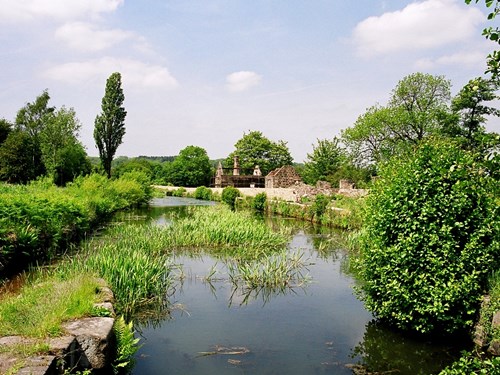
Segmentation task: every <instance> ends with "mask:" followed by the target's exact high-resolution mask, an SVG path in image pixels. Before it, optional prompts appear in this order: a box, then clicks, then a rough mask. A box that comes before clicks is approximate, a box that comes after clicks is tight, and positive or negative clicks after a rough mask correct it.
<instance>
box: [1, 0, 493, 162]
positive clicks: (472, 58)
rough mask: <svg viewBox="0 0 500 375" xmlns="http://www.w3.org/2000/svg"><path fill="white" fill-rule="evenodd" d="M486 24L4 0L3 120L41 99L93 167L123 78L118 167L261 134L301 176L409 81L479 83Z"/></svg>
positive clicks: (242, 1)
mask: <svg viewBox="0 0 500 375" xmlns="http://www.w3.org/2000/svg"><path fill="white" fill-rule="evenodd" d="M472 3H474V1H472ZM486 14H487V10H486V9H485V8H484V7H481V6H480V5H477V4H474V5H469V6H467V5H465V3H464V1H463V0H420V1H406V0H384V1H382V0H358V1H347V0H308V1H306V0H301V1H299V0H252V1H250V0H198V1H194V0H177V1H169V0H142V1H131V0H0V45H1V48H0V118H2V117H3V118H5V119H7V120H9V121H13V120H14V119H15V116H16V113H17V111H18V110H19V109H20V108H21V107H22V106H24V105H25V104H26V103H27V102H32V101H34V100H35V98H36V97H37V96H38V95H40V94H41V93H42V92H43V90H45V89H47V90H48V92H49V94H50V97H51V101H50V104H51V105H53V106H56V107H57V108H60V107H61V106H63V105H64V106H66V107H68V108H69V107H71V108H74V109H75V111H76V114H77V117H78V119H79V120H80V122H81V125H82V126H81V130H80V135H79V138H80V140H81V141H82V143H83V145H84V146H85V147H86V149H87V152H88V154H89V155H90V156H97V155H98V150H97V148H96V146H95V142H94V139H93V135H92V134H93V129H94V120H95V117H96V115H97V114H99V112H100V105H101V99H102V97H103V95H104V88H105V84H106V79H107V78H108V77H109V76H110V75H111V74H112V73H113V72H120V73H121V75H122V81H123V83H122V88H123V91H124V94H125V102H124V107H125V109H126V110H127V117H126V121H125V127H126V134H125V137H124V139H123V144H122V145H121V146H120V147H119V148H118V151H117V153H116V156H119V155H121V156H129V157H133V156H139V155H149V156H170V155H172V156H173V155H177V154H178V153H179V151H180V150H182V149H183V148H185V147H186V146H189V145H195V146H200V147H203V148H204V149H205V150H206V151H207V153H208V155H209V157H210V158H211V159H218V158H225V157H226V156H227V155H228V154H229V153H230V152H232V151H233V150H234V144H235V143H236V141H237V140H238V139H240V138H241V137H242V136H243V135H244V134H245V133H248V132H250V131H254V130H257V131H261V132H262V133H263V134H264V136H266V137H267V138H269V139H271V140H273V141H278V140H284V141H286V142H287V143H288V147H289V149H290V152H291V154H292V156H293V158H294V161H295V162H298V163H300V162H303V161H304V160H305V159H306V157H307V153H311V152H312V150H313V145H314V144H316V143H317V140H318V139H332V138H333V137H335V136H339V135H340V132H341V130H342V129H345V128H347V127H349V126H352V125H353V124H354V122H355V121H356V119H357V118H358V117H359V116H360V115H362V114H363V113H364V112H365V111H366V109H367V108H368V107H371V106H373V105H375V104H377V103H378V104H381V105H385V104H386V103H387V100H388V98H389V97H390V95H391V91H392V90H393V89H394V88H395V87H396V85H397V83H398V82H399V81H400V80H401V79H403V78H404V77H405V76H407V75H409V74H412V73H415V72H423V73H429V74H433V75H444V76H445V77H446V78H447V79H449V80H450V81H451V83H452V94H453V95H455V94H456V93H457V92H458V91H459V90H460V88H461V87H463V85H465V84H466V83H467V82H468V81H469V80H470V79H472V78H474V77H478V76H481V75H482V74H483V72H484V71H485V69H486V63H485V61H486V56H487V54H488V53H490V52H491V51H492V50H493V49H494V48H495V45H494V44H493V43H492V42H490V41H487V40H486V39H485V38H484V37H483V36H482V35H481V32H482V29H483V28H484V27H487V26H491V25H493V24H492V22H491V21H487V17H486ZM498 124H499V123H498V122H495V121H490V122H489V123H488V125H487V128H488V130H495V131H500V125H498Z"/></svg>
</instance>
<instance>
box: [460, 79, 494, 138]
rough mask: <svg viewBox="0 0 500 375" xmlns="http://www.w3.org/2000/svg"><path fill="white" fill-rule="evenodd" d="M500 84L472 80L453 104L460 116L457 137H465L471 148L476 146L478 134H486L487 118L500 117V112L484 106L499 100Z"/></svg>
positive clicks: (483, 80)
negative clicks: (486, 103)
mask: <svg viewBox="0 0 500 375" xmlns="http://www.w3.org/2000/svg"><path fill="white" fill-rule="evenodd" d="M497 89H498V84H497V83H495V82H494V81H492V80H486V79H483V78H480V77H479V78H475V79H471V80H470V81H469V82H468V83H467V84H466V85H465V86H464V87H463V88H462V89H461V90H460V92H459V93H458V94H457V96H455V97H454V98H453V100H452V102H451V109H452V111H453V112H454V113H456V114H457V115H458V116H459V119H460V121H459V122H458V129H457V131H456V132H457V133H458V134H457V135H459V136H462V137H464V138H465V139H466V140H467V142H468V144H469V146H470V147H473V146H476V145H477V144H476V141H477V140H476V138H477V135H478V133H484V125H483V124H484V122H485V121H486V117H485V116H489V115H492V116H497V117H498V116H500V111H499V110H498V109H496V108H494V107H489V106H486V105H484V102H490V101H493V100H495V99H497V98H498V96H497V95H496V94H495V91H496V90H497Z"/></svg>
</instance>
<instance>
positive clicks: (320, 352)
mask: <svg viewBox="0 0 500 375" xmlns="http://www.w3.org/2000/svg"><path fill="white" fill-rule="evenodd" d="M206 203H207V202H201V201H195V200H190V199H179V198H165V199H155V200H153V202H152V204H151V206H150V207H149V208H148V209H147V210H141V211H136V212H134V213H133V214H128V219H130V220H134V221H138V222H147V221H151V220H154V221H156V222H158V223H160V224H164V223H169V222H171V221H172V220H175V217H178V216H179V215H181V216H182V215H185V214H187V207H186V206H187V205H191V204H198V205H199V204H206ZM125 219H126V217H125ZM277 220H279V219H277ZM271 224H273V225H291V226H293V227H294V233H295V234H294V236H293V239H292V240H291V242H290V244H289V248H290V251H299V250H300V251H302V252H304V254H305V258H306V259H307V260H308V262H309V263H310V265H309V266H308V271H306V273H308V274H309V275H310V277H311V279H312V281H311V282H310V283H308V284H307V285H305V286H303V287H296V288H294V289H291V290H287V291H284V292H276V293H271V294H269V293H263V292H261V293H253V294H251V295H250V296H246V295H242V292H241V291H239V290H236V291H235V290H234V288H233V285H232V283H230V282H229V280H228V279H227V274H226V273H225V272H224V266H223V264H221V263H220V262H219V263H218V262H217V260H215V259H213V258H211V257H210V256H208V255H202V256H197V257H188V256H177V257H176V258H175V259H174V263H175V264H178V265H179V269H181V270H182V271H178V272H179V275H182V281H181V280H179V281H178V283H177V284H176V288H175V292H173V295H171V296H170V301H171V303H172V304H173V307H174V309H173V311H172V313H171V316H170V317H169V318H164V319H160V320H154V321H144V322H142V323H138V324H136V329H137V330H138V331H139V337H141V343H142V345H143V346H142V347H141V349H140V350H139V352H138V353H137V355H136V361H137V363H136V367H135V369H134V371H133V373H134V374H136V375H139V374H140V375H147V374H214V375H215V374H302V375H303V374H353V373H363V374H365V373H367V372H354V370H358V371H360V369H364V368H368V369H370V371H379V372H389V373H395V374H411V375H415V374H433V373H437V372H439V370H440V369H442V368H444V367H445V366H446V365H447V364H449V363H450V362H451V361H453V360H454V359H455V358H456V356H457V354H458V352H459V350H460V349H462V348H463V346H460V345H459V346H458V347H457V341H451V343H447V341H446V340H445V341H444V342H438V341H437V340H435V339H433V340H431V339H427V340H423V339H416V338H409V337H405V336H404V335H402V334H401V333H399V332H396V331H393V330H391V329H389V328H387V327H384V326H383V325H381V324H378V323H377V322H376V321H375V320H374V319H373V317H372V315H371V314H370V313H369V312H367V311H366V310H365V309H364V307H363V304H362V303H361V302H360V301H359V300H358V299H357V298H356V297H355V296H354V294H353V288H352V287H353V285H354V283H355V280H354V279H353V278H352V277H351V276H349V275H348V274H346V273H345V272H344V271H343V270H344V268H345V262H346V260H347V255H346V253H345V251H343V250H342V249H340V248H339V246H338V243H339V241H338V237H337V236H338V234H337V233H335V232H334V231H330V230H325V229H324V228H323V229H319V228H315V227H312V226H310V225H308V224H307V223H303V222H298V221H292V220H284V219H282V220H281V221H274V222H273V223H271ZM213 267H215V269H217V270H218V272H217V273H216V275H215V280H212V281H211V282H210V283H209V282H207V281H206V280H205V278H206V276H207V275H209V273H210V272H211V270H212V268H213ZM448 342H450V340H448ZM451 344H453V345H455V346H453V345H451ZM361 366H362V367H361ZM392 371H394V372H392Z"/></svg>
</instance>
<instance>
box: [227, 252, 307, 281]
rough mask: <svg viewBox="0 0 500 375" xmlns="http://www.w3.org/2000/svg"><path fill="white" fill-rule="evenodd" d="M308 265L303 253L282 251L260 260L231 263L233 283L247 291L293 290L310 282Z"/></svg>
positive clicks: (229, 265) (229, 264)
mask: <svg viewBox="0 0 500 375" xmlns="http://www.w3.org/2000/svg"><path fill="white" fill-rule="evenodd" d="M307 265H308V263H307V262H306V261H305V260H304V254H303V253H301V252H296V253H288V252H287V251H282V252H279V253H276V254H273V255H271V256H268V257H265V258H264V259H260V260H253V261H232V262H229V263H228V265H227V267H228V272H229V277H230V279H231V281H232V282H233V283H234V284H236V285H238V284H241V283H242V284H243V287H244V288H246V289H257V288H271V289H274V288H293V287H296V286H302V285H303V284H305V283H307V282H308V281H310V277H309V275H308V274H306V273H305V272H306V271H307Z"/></svg>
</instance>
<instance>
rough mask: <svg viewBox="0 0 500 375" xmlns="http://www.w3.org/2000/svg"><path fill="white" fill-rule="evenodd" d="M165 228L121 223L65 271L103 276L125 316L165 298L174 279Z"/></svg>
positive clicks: (91, 244) (85, 248)
mask: <svg viewBox="0 0 500 375" xmlns="http://www.w3.org/2000/svg"><path fill="white" fill-rule="evenodd" d="M168 242H169V241H168V234H167V233H166V231H165V230H164V228H161V227H158V226H154V225H145V226H135V225H118V226H115V227H113V228H111V229H110V230H108V232H107V233H106V235H105V236H104V237H103V238H99V239H95V240H92V241H89V242H88V243H86V244H85V245H84V246H83V248H82V250H81V251H80V253H79V254H78V255H77V256H76V257H73V258H72V259H68V260H67V262H65V263H64V264H63V265H62V266H61V267H62V270H63V271H62V272H72V271H75V272H76V271H78V270H80V271H83V272H88V273H91V274H93V275H95V276H97V277H100V278H103V279H104V280H106V282H107V283H108V284H109V286H110V287H111V289H112V290H113V292H114V294H115V299H116V306H115V307H116V309H117V311H119V312H120V313H122V314H124V315H125V316H126V317H130V316H131V315H132V314H134V313H136V312H138V311H140V310H141V309H142V308H144V307H145V306H149V305H151V304H155V305H158V304H160V305H161V304H162V303H164V302H165V295H166V291H167V289H168V287H169V285H170V283H171V277H170V270H171V267H170V264H169V261H168V255H167V253H166V251H165V248H166V246H167V244H168Z"/></svg>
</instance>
